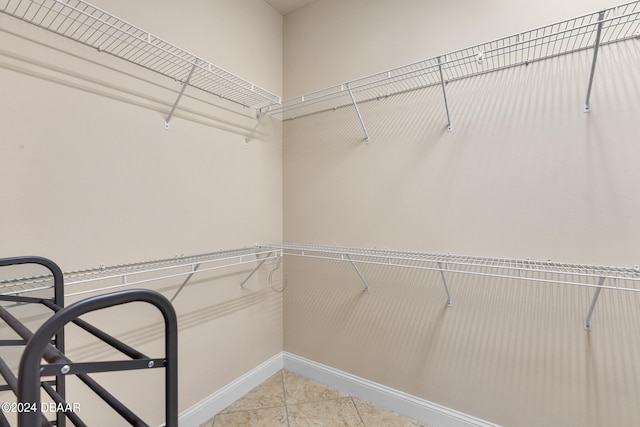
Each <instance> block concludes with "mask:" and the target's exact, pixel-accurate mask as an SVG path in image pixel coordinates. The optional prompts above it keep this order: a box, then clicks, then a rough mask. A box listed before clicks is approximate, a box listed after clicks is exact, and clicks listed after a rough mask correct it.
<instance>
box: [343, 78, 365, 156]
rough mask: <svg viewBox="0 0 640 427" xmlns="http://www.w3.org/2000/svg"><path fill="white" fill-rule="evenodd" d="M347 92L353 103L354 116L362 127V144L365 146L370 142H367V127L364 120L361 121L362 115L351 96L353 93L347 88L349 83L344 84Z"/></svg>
mask: <svg viewBox="0 0 640 427" xmlns="http://www.w3.org/2000/svg"><path fill="white" fill-rule="evenodd" d="M345 86H346V87H347V91H348V92H349V96H350V97H351V102H352V103H353V107H354V108H355V109H356V114H357V115H358V119H359V120H360V125H361V126H362V130H363V131H364V142H366V143H367V144H368V143H369V142H370V140H369V132H367V127H366V126H365V125H364V120H362V114H360V108H358V103H357V102H356V98H355V97H354V96H353V91H352V90H351V88H350V87H349V83H346V84H345Z"/></svg>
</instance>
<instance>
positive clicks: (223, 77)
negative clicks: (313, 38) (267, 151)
mask: <svg viewBox="0 0 640 427" xmlns="http://www.w3.org/2000/svg"><path fill="white" fill-rule="evenodd" d="M0 11H1V12H4V13H6V14H8V15H11V16H13V17H15V18H18V19H21V20H23V21H26V22H29V23H31V24H34V25H36V26H38V27H41V28H44V29H46V30H49V31H52V32H54V33H56V34H59V35H61V36H64V37H67V38H69V39H71V40H74V41H77V42H79V43H82V44H84V45H87V46H90V47H93V48H95V49H97V50H99V51H100V52H105V53H109V54H111V55H114V56H116V57H118V58H121V59H124V60H126V61H129V62H132V63H134V64H136V65H139V66H142V67H144V68H147V69H149V70H152V71H155V72H157V73H159V74H162V75H163V76H166V77H170V78H172V79H175V80H177V81H179V82H187V81H189V85H190V86H193V87H195V88H198V89H200V90H203V91H205V92H208V93H210V94H213V95H216V96H218V97H220V98H222V99H226V100H228V101H231V102H234V103H236V104H240V105H242V106H244V107H252V108H256V109H259V108H262V107H264V106H266V105H269V104H279V103H280V102H281V98H280V97H279V96H277V95H275V94H273V93H270V92H269V91H267V90H265V89H262V88H260V87H258V86H256V85H255V84H253V83H250V82H248V81H246V80H244V79H242V78H240V77H238V76H236V75H235V74H233V73H230V72H228V71H226V70H224V69H222V68H220V67H218V66H216V65H214V64H212V63H211V62H208V61H205V60H203V59H201V58H199V57H197V56H196V55H194V54H191V53H189V52H187V51H186V50H183V49H181V48H179V47H177V46H175V45H173V44H171V43H169V42H167V41H165V40H163V39H161V38H159V37H157V36H155V35H153V34H151V33H150V32H148V31H145V30H143V29H141V28H138V27H136V26H135V25H133V24H130V23H129V22H127V21H124V20H123V19H120V18H118V17H116V16H114V15H112V14H110V13H109V12H106V11H104V10H102V9H100V8H98V7H96V6H93V5H91V4H89V3H87V2H85V1H83V0H0ZM190 74H192V76H191V78H190V79H188V76H189V75H190Z"/></svg>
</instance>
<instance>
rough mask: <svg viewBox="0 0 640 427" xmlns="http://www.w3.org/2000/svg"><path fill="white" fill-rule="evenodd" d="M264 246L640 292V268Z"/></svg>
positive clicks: (287, 251)
mask: <svg viewBox="0 0 640 427" xmlns="http://www.w3.org/2000/svg"><path fill="white" fill-rule="evenodd" d="M263 247H271V248H273V249H274V250H276V249H277V250H282V255H284V256H292V257H309V258H316V259H323V260H329V261H344V262H350V263H352V264H360V265H381V266H387V267H393V268H407V269H419V270H432V271H438V272H442V273H460V274H471V275H478V276H491V277H497V278H507V279H517V280H528V281H533V282H545V283H556V284H565V285H575V286H586V287H594V288H602V289H617V290H622V291H633V292H640V267H639V266H635V267H633V268H625V267H609V266H596V265H586V264H567V263H558V262H552V261H535V260H530V259H508V258H488V257H474V256H464V255H451V254H435V253H423V252H406V251H395V250H383V249H366V248H350V247H341V246H320V245H309V244H300V243H282V244H278V245H265V246H263Z"/></svg>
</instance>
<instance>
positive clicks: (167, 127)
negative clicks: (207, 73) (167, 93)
mask: <svg viewBox="0 0 640 427" xmlns="http://www.w3.org/2000/svg"><path fill="white" fill-rule="evenodd" d="M197 65H198V60H197V59H196V60H195V61H194V62H193V67H191V71H190V72H189V76H188V77H187V80H185V81H184V83H183V84H182V89H180V93H179V94H178V98H177V99H176V102H174V103H173V107H171V111H170V112H169V115H168V116H167V119H166V120H165V121H164V128H165V129H167V130H169V122H170V121H171V117H173V113H174V112H175V111H176V107H177V106H178V102H180V98H182V95H183V94H184V91H185V90H186V89H187V86H189V82H190V81H191V76H193V72H194V71H195V70H196V67H197Z"/></svg>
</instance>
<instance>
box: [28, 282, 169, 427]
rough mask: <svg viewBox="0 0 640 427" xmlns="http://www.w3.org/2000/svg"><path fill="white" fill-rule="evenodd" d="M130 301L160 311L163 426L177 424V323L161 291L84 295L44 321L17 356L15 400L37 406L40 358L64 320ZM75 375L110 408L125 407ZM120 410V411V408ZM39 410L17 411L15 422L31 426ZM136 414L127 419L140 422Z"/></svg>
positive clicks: (120, 408) (91, 383) (102, 389)
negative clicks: (163, 354)
mask: <svg viewBox="0 0 640 427" xmlns="http://www.w3.org/2000/svg"><path fill="white" fill-rule="evenodd" d="M130 302H146V303H149V304H152V305H154V306H155V307H156V308H158V310H159V311H160V312H161V313H162V316H163V318H164V323H165V358H166V367H165V388H166V391H165V416H166V427H177V426H178V395H177V392H178V391H177V389H178V387H177V385H178V384H177V382H178V381H177V380H178V371H177V359H178V349H177V344H178V338H177V332H178V326H177V318H176V313H175V311H174V310H173V307H172V305H171V303H170V302H169V300H168V299H166V298H165V297H164V296H162V295H161V294H159V293H157V292H155V291H151V290H129V291H122V292H117V293H114V294H107V295H99V296H96V297H92V298H87V299H85V300H83V301H80V302H77V303H75V304H73V305H70V306H69V307H67V308H66V309H64V310H61V311H59V312H57V313H56V314H54V315H53V316H52V317H51V318H49V319H48V320H47V321H46V322H44V324H43V325H42V326H41V327H40V328H39V329H38V331H36V333H35V334H33V337H32V338H31V340H29V343H28V344H27V346H26V347H25V351H24V353H23V355H22V358H21V360H20V366H19V369H18V400H19V401H20V402H33V403H36V406H37V407H39V404H40V392H39V387H40V374H39V371H40V360H41V359H42V357H43V354H44V353H45V351H46V349H47V347H48V346H50V345H49V342H50V340H51V337H53V335H54V334H55V333H56V332H57V331H58V330H60V329H62V328H63V327H64V325H66V324H67V323H69V322H71V321H72V320H73V319H76V318H77V317H79V316H81V315H83V314H85V313H88V312H91V311H96V310H100V309H104V308H107V307H112V306H116V305H121V304H126V303H130ZM78 378H79V379H80V380H82V381H83V382H84V383H85V384H87V385H88V386H89V387H90V388H92V389H93V390H94V391H96V392H98V391H100V393H102V394H103V395H104V397H103V398H104V400H105V402H106V403H107V404H109V405H110V406H111V407H112V408H114V409H116V408H118V409H116V410H118V412H119V413H120V414H121V415H122V412H124V411H125V410H126V412H128V413H129V414H132V413H131V411H129V410H128V409H127V408H126V407H124V406H123V405H122V404H121V403H120V402H119V401H118V400H117V399H116V398H115V397H114V396H113V395H111V394H110V393H108V392H107V391H106V390H104V388H102V387H101V386H99V385H98V384H97V383H96V382H95V381H93V380H91V378H89V377H88V376H87V375H84V374H81V375H78ZM121 411H122V412H121ZM38 416H39V411H38V412H27V413H20V414H18V426H19V427H30V426H34V425H36V423H37V419H38ZM133 416H134V417H135V418H133V419H131V420H129V419H128V421H129V422H131V423H132V424H133V425H141V424H140V423H141V422H142V421H141V420H139V419H138V418H137V417H136V416H135V414H133Z"/></svg>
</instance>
